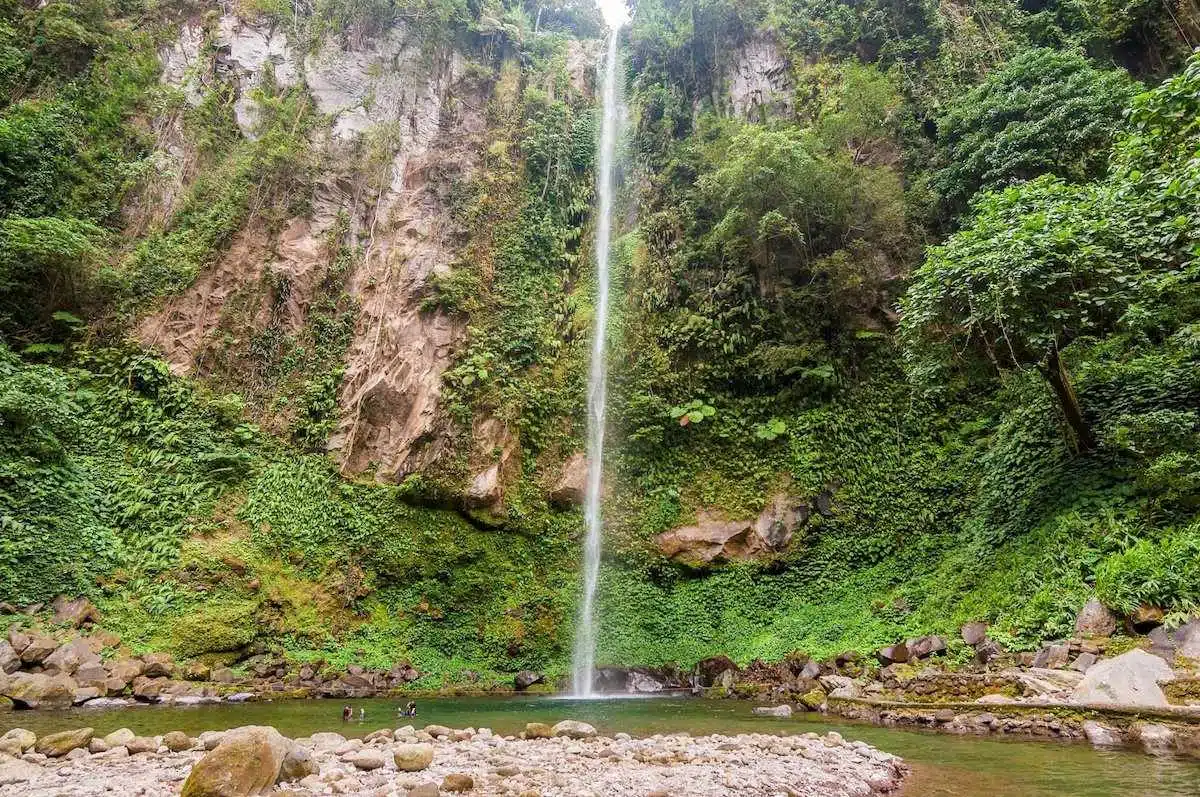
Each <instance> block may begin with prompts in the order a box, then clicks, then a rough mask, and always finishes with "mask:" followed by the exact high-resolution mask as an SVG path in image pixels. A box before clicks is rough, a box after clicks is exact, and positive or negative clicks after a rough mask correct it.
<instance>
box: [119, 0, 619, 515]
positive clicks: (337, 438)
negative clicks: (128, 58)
mask: <svg viewBox="0 0 1200 797" xmlns="http://www.w3.org/2000/svg"><path fill="white" fill-rule="evenodd" d="M568 55H569V58H568V60H569V67H570V69H569V70H568V73H569V77H570V80H569V81H568V82H567V84H566V86H565V89H564V90H565V91H567V92H569V93H578V94H583V93H587V92H590V91H592V90H593V84H594V68H595V58H597V57H598V50H597V48H596V46H595V44H594V43H588V42H573V43H572V44H571V47H570V52H569V54H568ZM160 58H161V61H162V64H163V72H162V81H163V83H164V85H165V86H167V87H169V88H172V89H175V90H177V91H179V92H180V93H181V95H182V98H183V100H184V102H185V103H186V104H188V105H191V106H196V105H198V104H200V103H201V102H202V101H203V99H204V97H205V95H206V93H207V92H209V91H211V90H213V89H214V88H215V87H218V86H228V87H231V88H232V90H233V92H234V96H236V98H237V99H236V102H235V105H234V116H235V121H236V123H237V126H238V128H239V129H240V131H241V133H242V135H243V136H244V137H246V138H247V139H250V140H254V139H255V137H256V136H257V135H259V133H260V127H261V121H262V120H261V111H260V108H259V104H258V103H259V101H258V99H256V97H257V90H258V89H261V88H263V87H264V86H268V87H269V86H274V87H277V89H289V88H292V89H294V88H295V87H302V88H303V90H304V91H306V92H307V93H308V94H309V95H310V96H311V99H312V102H313V104H314V105H315V108H316V110H317V112H319V114H320V115H321V116H322V118H323V119H324V120H325V123H324V124H321V125H318V128H317V129H316V130H314V131H313V133H312V134H311V138H312V144H313V146H314V149H315V150H316V153H317V156H316V162H317V173H316V174H315V179H314V184H313V187H312V191H311V196H310V197H308V199H307V205H308V207H306V208H305V209H304V211H303V212H302V213H298V214H297V215H296V216H294V217H293V218H290V219H287V220H285V221H284V222H283V223H282V224H279V223H274V224H271V225H267V224H266V223H262V222H260V221H256V220H254V219H252V220H251V221H250V222H249V223H247V224H246V225H245V226H244V227H243V228H242V229H241V230H239V231H238V232H237V233H236V234H235V235H234V237H233V238H232V240H231V241H230V242H229V244H228V245H227V246H226V247H225V248H224V250H223V252H222V254H221V256H220V257H219V258H218V259H217V261H216V262H215V263H213V264H212V265H211V266H210V267H208V268H207V269H206V270H205V271H204V272H203V273H201V274H200V275H199V277H198V278H197V279H196V280H195V281H194V283H193V284H192V285H191V286H190V287H189V288H187V289H186V290H184V291H183V292H182V293H180V294H178V295H175V296H173V297H171V298H169V299H168V300H166V301H165V302H164V303H162V304H161V305H160V306H158V307H157V308H155V309H154V310H153V311H152V312H151V313H150V314H149V315H147V316H146V317H144V318H143V319H142V320H141V322H140V324H139V326H138V328H137V330H136V337H137V338H138V340H139V341H140V342H142V343H143V344H146V345H149V346H152V347H154V348H156V349H158V350H159V351H160V352H161V353H162V355H163V356H164V357H165V358H166V360H167V361H168V362H169V363H170V365H171V368H172V370H173V371H175V372H176V373H180V374H183V373H192V374H198V375H205V374H206V373H208V372H209V371H210V370H211V368H212V363H213V362H214V361H215V360H218V359H220V358H221V357H222V356H223V353H224V349H223V348H222V347H228V346H229V345H231V344H230V341H231V340H233V341H236V342H237V343H238V344H239V345H244V342H245V341H248V340H251V339H253V338H255V337H256V336H258V335H260V334H261V333H262V332H263V331H264V330H266V329H267V328H268V327H270V328H271V329H272V330H277V331H279V332H281V333H282V334H285V335H288V334H296V333H298V332H299V331H300V330H302V329H303V328H304V326H305V324H306V323H307V321H308V319H309V313H310V308H311V307H312V306H313V304H314V302H316V301H318V300H319V299H320V298H321V296H322V293H321V292H322V291H323V290H325V291H327V290H328V289H329V286H328V284H327V276H328V274H329V270H330V264H331V261H332V259H333V243H335V242H334V241H332V240H331V237H332V236H341V241H340V243H341V245H343V246H345V247H347V248H350V249H352V250H353V251H355V252H356V255H357V256H356V257H355V260H354V264H353V267H352V269H351V270H350V272H349V273H348V274H347V275H346V276H345V277H344V290H345V291H346V293H347V294H348V295H349V296H350V297H351V298H352V300H353V304H354V308H355V313H356V315H357V318H356V320H355V323H354V329H353V334H352V336H351V339H350V343H349V346H348V349H347V351H346V354H345V362H344V372H343V376H342V381H341V387H340V392H339V395H338V410H337V426H336V429H335V430H334V432H333V433H332V435H331V436H330V438H329V440H328V443H327V447H328V449H329V450H330V451H331V452H334V453H335V454H336V456H337V457H338V458H339V459H340V461H341V464H342V467H343V470H344V471H346V472H350V473H364V472H367V473H370V474H372V475H375V476H377V477H378V478H381V479H384V480H401V479H403V478H404V477H405V476H407V475H409V474H411V473H414V472H418V471H421V470H422V469H425V468H427V467H428V466H429V465H431V464H432V463H433V462H435V461H437V460H438V459H439V457H441V456H442V455H443V454H444V453H445V451H446V442H447V441H446V428H445V427H446V421H445V419H444V417H443V416H442V414H440V412H439V410H440V406H439V398H440V392H441V382H442V375H443V373H444V372H445V370H446V369H447V368H448V367H449V365H450V364H451V362H452V361H453V358H454V356H455V353H456V352H457V351H458V349H459V348H460V346H461V344H462V341H463V336H464V334H465V330H464V328H463V326H462V323H461V322H460V321H459V320H457V319H455V318H453V317H450V316H448V315H446V314H445V313H443V312H441V311H440V310H437V309H431V308H429V307H424V308H423V307H422V302H423V301H424V300H425V299H426V298H427V297H428V296H429V294H430V291H431V280H432V279H433V278H434V277H435V275H444V274H446V273H448V272H449V271H450V269H451V266H452V264H453V263H454V261H455V259H456V258H458V257H459V255H460V253H461V252H462V249H463V246H464V244H465V240H466V232H467V231H466V230H464V229H462V228H461V225H460V223H459V222H458V221H457V220H456V219H455V218H454V217H453V215H452V213H451V212H450V196H451V191H452V190H453V188H454V186H456V185H461V184H463V183H465V182H466V181H468V180H470V179H471V178H472V176H473V175H475V174H476V173H477V171H478V169H479V167H480V163H481V157H482V153H483V152H484V151H485V150H486V146H487V143H488V140H489V139H488V135H487V134H488V129H487V121H486V116H485V114H486V109H487V108H488V106H489V103H492V102H501V103H504V102H507V103H512V102H513V101H514V96H515V95H514V96H501V95H503V94H504V93H505V92H508V93H513V92H515V91H517V90H518V89H517V86H518V85H519V83H518V81H515V80H514V81H507V82H506V81H503V80H500V81H497V80H494V79H492V77H491V76H486V75H480V74H478V71H476V73H475V74H474V75H469V74H468V70H467V69H466V64H467V62H466V59H465V58H464V56H463V55H462V54H461V53H458V52H456V51H454V50H453V49H450V48H447V47H440V46H437V45H431V44H430V43H429V42H428V41H427V40H425V39H424V38H423V37H421V36H418V35H417V34H416V32H415V31H413V30H412V29H410V28H409V27H407V26H405V25H403V24H397V25H395V26H394V27H392V28H390V29H388V30H384V31H382V32H380V33H379V34H378V35H377V36H355V37H343V36H334V35H329V36H327V37H325V38H324V39H323V40H322V41H321V42H320V43H319V45H317V46H316V47H315V49H312V48H310V47H305V46H300V44H298V43H297V42H294V41H291V40H290V39H289V36H288V34H287V32H286V30H285V29H284V27H283V26H279V25H272V24H270V23H269V22H266V21H263V20H252V19H243V18H241V17H239V16H237V15H236V14H233V13H230V12H227V13H225V14H223V15H221V16H220V17H219V18H217V19H215V20H211V21H208V22H196V23H192V24H185V25H184V26H183V27H182V28H181V30H180V34H179V37H178V39H177V40H176V41H174V42H172V43H170V44H168V45H167V46H165V47H164V48H163V49H162V50H161V51H160ZM510 84H511V85H510ZM180 115H181V114H179V113H172V114H170V115H168V116H165V117H164V118H162V119H160V120H155V122H154V127H155V131H154V132H155V138H156V142H157V148H156V152H155V154H154V156H153V157H154V159H155V160H156V161H157V162H159V163H160V164H161V166H162V168H161V173H162V178H161V179H156V180H154V181H148V183H147V186H146V187H144V188H143V189H142V190H141V191H140V193H139V195H138V196H137V197H136V198H135V200H134V201H131V202H130V207H129V208H128V209H127V217H128V221H129V225H130V226H131V227H132V228H134V229H137V230H139V231H140V230H145V229H147V228H150V227H153V226H155V225H162V224H163V223H165V222H166V220H168V219H169V218H170V216H171V214H172V212H173V211H174V210H175V209H176V208H177V207H178V205H179V201H180V198H181V197H182V196H184V195H186V191H187V188H188V186H189V185H190V183H192V182H193V181H194V180H195V178H196V176H197V175H196V167H195V162H196V153H195V151H194V147H193V145H192V144H191V143H190V142H189V141H188V139H187V136H186V135H185V132H184V130H183V127H182V125H181V123H180ZM280 285H286V291H281V290H280V289H279V288H278V286H280ZM231 308H238V314H237V316H236V317H234V315H233V312H232V310H231ZM473 464H475V463H473ZM478 464H479V467H480V473H478V474H475V476H477V477H478V478H474V477H473V481H476V482H478V484H473V485H471V486H469V488H468V489H467V492H468V493H481V494H482V493H483V492H487V493H488V494H489V497H487V498H479V499H470V500H471V501H473V502H475V503H480V502H482V503H484V504H487V505H488V506H499V500H498V499H496V500H492V497H491V496H492V493H495V492H496V491H497V490H501V487H500V486H499V485H501V484H502V482H503V481H504V479H505V477H506V476H507V473H508V471H507V470H506V468H507V466H506V465H501V466H499V467H496V468H495V469H494V470H495V473H494V474H493V475H494V476H495V479H491V480H489V479H488V478H485V477H486V476H487V472H488V471H489V470H492V467H491V466H492V465H493V464H498V463H478ZM484 482H487V484H485V483H484ZM493 482H494V484H493Z"/></svg>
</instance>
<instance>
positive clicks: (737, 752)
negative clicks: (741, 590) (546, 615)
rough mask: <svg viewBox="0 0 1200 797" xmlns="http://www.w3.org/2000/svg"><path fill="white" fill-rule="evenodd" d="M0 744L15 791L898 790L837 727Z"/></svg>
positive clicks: (72, 737) (84, 737)
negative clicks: (728, 732)
mask: <svg viewBox="0 0 1200 797" xmlns="http://www.w3.org/2000/svg"><path fill="white" fill-rule="evenodd" d="M0 749H4V750H7V751H8V752H7V753H0V795H18V794H19V795H21V797H51V796H52V795H53V797H84V795H111V794H121V795H143V796H144V797H167V796H168V795H171V796H172V797H174V795H181V794H182V797H215V796H216V795H221V797H240V795H250V794H258V793H266V792H268V791H271V789H272V788H274V787H275V786H276V784H279V785H278V791H277V792H276V793H284V794H290V795H293V797H298V796H299V795H324V794H346V795H372V796H374V795H378V797H385V796H387V795H401V796H404V795H407V797H432V796H435V795H439V794H451V793H459V792H470V793H472V794H481V795H521V796H522V797H538V796H539V795H541V797H552V796H557V795H564V796H565V795H571V796H572V797H586V796H587V795H595V796H596V797H600V796H601V795H603V797H609V796H610V795H638V797H645V796H646V795H660V796H663V797H665V795H674V794H688V795H714V796H715V795H726V794H740V795H776V794H788V795H814V797H815V796H816V795H821V796H822V797H851V796H853V797H867V796H868V795H872V794H886V793H889V792H893V791H895V790H897V789H898V788H899V787H900V785H901V783H902V781H903V779H904V777H905V775H906V774H907V768H906V767H905V765H904V764H903V763H902V762H901V761H900V759H898V758H896V757H895V756H892V755H890V754H888V753H884V752H881V751H879V750H876V749H874V748H872V747H871V746H869V745H867V744H865V743H863V742H853V741H847V740H845V739H843V738H842V737H841V736H840V735H839V734H837V733H832V732H831V733H827V734H825V735H824V736H818V735H817V734H815V733H807V734H803V735H798V736H773V735H765V734H747V735H739V736H719V735H714V736H703V737H691V736H688V735H687V734H677V735H670V736H654V737H651V738H647V739H633V738H631V737H630V736H628V735H626V734H617V735H616V736H615V737H613V738H606V737H602V736H599V735H598V734H597V733H596V730H595V729H594V728H592V727H591V726H590V725H587V724H585V723H581V722H574V721H570V720H566V721H563V722H560V723H558V724H557V725H555V726H553V727H551V726H547V725H542V724H539V723H530V724H529V725H527V726H526V731H525V732H524V733H522V734H521V735H520V736H507V737H500V736H498V735H496V734H493V733H492V732H491V731H490V730H488V729H487V728H480V729H478V730H476V729H472V728H467V729H462V730H455V729H450V728H445V727H440V726H432V725H431V726H426V727H425V728H424V729H421V730H417V729H415V728H413V727H411V726H406V727H404V728H399V729H396V730H392V729H380V730H378V731H376V732H374V733H372V734H369V735H368V736H367V737H366V738H365V739H346V738H344V737H342V736H340V735H339V734H336V733H319V734H314V735H313V736H311V737H305V738H301V739H296V740H290V739H286V738H284V737H283V736H281V735H280V734H279V733H278V732H277V731H275V730H274V729H273V728H267V727H261V726H249V727H246V728H239V729H235V730H231V731H226V732H221V733H216V732H208V733H204V734H201V736H200V737H198V738H190V737H188V736H186V735H185V734H182V733H169V734H166V735H165V736H162V737H154V738H148V737H136V736H134V735H133V734H132V733H131V732H129V731H116V732H114V733H112V734H109V735H108V736H106V737H104V738H103V739H101V738H96V737H93V735H92V733H91V730H90V729H80V730H78V731H68V732H65V733H59V734H53V735H51V736H47V737H44V738H42V739H36V738H34V737H33V735H32V734H30V733H28V732H21V731H11V732H9V733H8V734H7V735H6V736H5V737H4V740H3V741H0Z"/></svg>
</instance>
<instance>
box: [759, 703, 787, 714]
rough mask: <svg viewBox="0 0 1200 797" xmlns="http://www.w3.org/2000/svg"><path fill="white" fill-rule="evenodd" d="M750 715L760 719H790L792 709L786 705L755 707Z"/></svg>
mask: <svg viewBox="0 0 1200 797" xmlns="http://www.w3.org/2000/svg"><path fill="white" fill-rule="evenodd" d="M750 713H752V714H754V715H755V716H758V717H790V716H792V707H791V706H789V705H787V704H786V703H785V704H784V705H782V706H755V707H754V708H753V709H751V711H750Z"/></svg>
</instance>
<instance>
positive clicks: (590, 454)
mask: <svg viewBox="0 0 1200 797" xmlns="http://www.w3.org/2000/svg"><path fill="white" fill-rule="evenodd" d="M618 29H619V26H618V25H613V27H612V30H611V31H609V34H608V54H607V56H606V57H605V61H604V82H603V86H602V88H601V90H602V91H603V95H604V117H603V121H602V123H601V126H600V142H599V145H598V147H599V149H598V152H597V174H596V190H597V192H598V194H599V196H600V207H599V217H598V219H597V225H596V325H595V329H594V330H593V333H592V361H591V366H590V367H589V369H588V444H587V462H588V474H587V494H586V496H585V499H584V520H585V522H586V524H587V539H586V542H585V543H584V549H583V600H582V603H581V605H580V609H579V621H578V624H577V626H576V631H575V650H574V655H573V657H572V660H571V688H572V692H573V694H574V696H575V697H590V696H591V694H592V682H593V681H594V680H595V674H596V617H595V614H596V610H595V603H596V582H597V580H598V579H599V576H600V531H601V528H602V525H603V524H602V520H601V514H600V499H601V478H600V476H601V472H602V469H603V459H604V411H605V402H606V392H607V373H606V367H605V361H604V349H605V338H606V336H607V330H608V265H609V254H610V253H609V250H610V247H611V244H612V206H613V159H614V150H615V149H616V144H617V114H618V108H617V31H618Z"/></svg>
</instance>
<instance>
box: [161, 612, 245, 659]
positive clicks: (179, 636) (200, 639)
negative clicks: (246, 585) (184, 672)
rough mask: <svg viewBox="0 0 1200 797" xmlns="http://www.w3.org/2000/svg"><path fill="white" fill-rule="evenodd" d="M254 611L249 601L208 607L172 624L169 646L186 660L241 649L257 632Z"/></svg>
mask: <svg viewBox="0 0 1200 797" xmlns="http://www.w3.org/2000/svg"><path fill="white" fill-rule="evenodd" d="M254 612H255V604H253V603H250V602H238V603H216V604H211V605H208V606H206V607H204V608H203V609H201V610H200V611H197V612H194V613H192V614H188V615H186V616H184V617H180V618H179V619H178V620H176V621H175V626H174V629H173V630H172V633H171V642H172V646H173V647H174V649H175V651H176V652H177V653H178V654H179V655H180V656H184V657H186V658H193V657H196V656H203V655H205V654H209V653H228V652H232V651H236V650H239V649H241V648H244V647H245V646H246V645H248V644H250V643H251V642H252V641H253V640H254V637H255V635H256V634H257V633H258V626H257V624H256V623H255V619H254Z"/></svg>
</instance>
